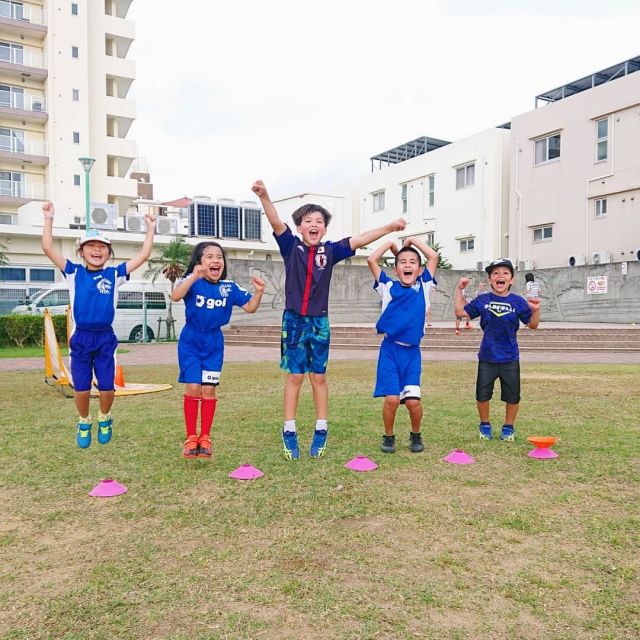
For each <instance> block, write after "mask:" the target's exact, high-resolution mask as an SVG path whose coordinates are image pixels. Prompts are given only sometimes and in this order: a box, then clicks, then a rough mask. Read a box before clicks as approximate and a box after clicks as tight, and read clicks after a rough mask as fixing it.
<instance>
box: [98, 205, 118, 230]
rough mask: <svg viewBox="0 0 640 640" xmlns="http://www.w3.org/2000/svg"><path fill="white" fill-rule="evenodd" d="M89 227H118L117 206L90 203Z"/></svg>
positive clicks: (111, 228)
mask: <svg viewBox="0 0 640 640" xmlns="http://www.w3.org/2000/svg"><path fill="white" fill-rule="evenodd" d="M91 227H92V228H94V229H110V230H111V231H116V230H117V229H118V208H117V206H116V205H115V204H107V203H102V202H92V203H91Z"/></svg>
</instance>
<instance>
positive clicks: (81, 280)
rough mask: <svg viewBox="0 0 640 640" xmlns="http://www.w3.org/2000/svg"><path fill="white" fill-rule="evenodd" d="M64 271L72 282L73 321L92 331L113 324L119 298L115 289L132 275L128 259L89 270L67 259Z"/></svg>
mask: <svg viewBox="0 0 640 640" xmlns="http://www.w3.org/2000/svg"><path fill="white" fill-rule="evenodd" d="M63 273H64V277H65V278H66V280H67V283H68V285H69V300H70V302H71V318H72V320H73V323H74V325H75V326H76V327H78V328H79V329H88V330H89V331H102V330H104V329H109V328H111V325H112V324H113V318H114V316H115V313H116V304H117V300H118V296H117V295H116V292H117V290H118V287H119V286H120V285H121V284H122V283H123V282H126V281H127V280H128V279H129V276H128V275H127V263H126V262H121V263H120V264H119V265H118V266H117V267H105V268H104V269H100V270H99V271H89V270H88V269H87V268H86V267H85V266H84V265H81V264H77V263H75V262H71V260H67V263H66V264H65V267H64V272H63Z"/></svg>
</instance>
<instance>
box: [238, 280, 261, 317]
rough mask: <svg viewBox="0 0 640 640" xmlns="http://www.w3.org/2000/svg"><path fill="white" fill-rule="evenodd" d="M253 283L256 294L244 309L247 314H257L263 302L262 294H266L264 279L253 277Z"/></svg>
mask: <svg viewBox="0 0 640 640" xmlns="http://www.w3.org/2000/svg"><path fill="white" fill-rule="evenodd" d="M251 282H252V283H253V288H254V290H255V293H254V294H253V296H252V297H251V300H249V302H247V304H245V305H244V306H243V307H242V308H243V309H244V310H245V311H246V312H247V313H255V312H256V311H257V310H258V307H259V306H260V302H261V301H262V294H263V293H264V280H263V279H262V278H258V277H257V276H253V278H251Z"/></svg>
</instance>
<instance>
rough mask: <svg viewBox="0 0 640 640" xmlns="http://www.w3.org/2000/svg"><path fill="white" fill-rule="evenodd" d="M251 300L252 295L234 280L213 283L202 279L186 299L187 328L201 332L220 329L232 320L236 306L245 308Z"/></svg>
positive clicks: (194, 284)
mask: <svg viewBox="0 0 640 640" xmlns="http://www.w3.org/2000/svg"><path fill="white" fill-rule="evenodd" d="M187 277H188V278H190V277H191V276H190V275H189V276H187ZM249 300H251V294H250V293H249V292H248V291H247V290H246V289H243V288H242V287H241V286H239V285H237V284H236V283H235V282H233V281H232V280H220V281H218V282H216V283H213V282H209V281H208V280H205V279H204V278H201V279H200V280H198V281H196V282H194V283H193V285H191V288H190V289H189V291H187V293H186V295H185V297H184V305H185V316H186V320H187V326H189V327H191V328H192V329H196V330H199V331H214V330H216V329H219V328H220V327H222V326H223V325H225V324H227V323H228V322H229V320H230V319H231V312H232V311H233V307H234V305H235V306H237V307H243V306H244V305H245V304H247V302H249Z"/></svg>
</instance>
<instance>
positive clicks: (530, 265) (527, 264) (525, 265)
mask: <svg viewBox="0 0 640 640" xmlns="http://www.w3.org/2000/svg"><path fill="white" fill-rule="evenodd" d="M535 268H536V263H535V262H534V261H533V260H520V261H519V262H518V271H531V270H532V269H535Z"/></svg>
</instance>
